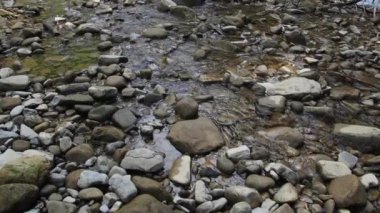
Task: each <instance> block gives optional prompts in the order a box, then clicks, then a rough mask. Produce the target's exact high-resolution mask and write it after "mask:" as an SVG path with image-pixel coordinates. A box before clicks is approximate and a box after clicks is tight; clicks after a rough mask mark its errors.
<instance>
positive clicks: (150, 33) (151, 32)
mask: <svg viewBox="0 0 380 213" xmlns="http://www.w3.org/2000/svg"><path fill="white" fill-rule="evenodd" d="M142 35H143V36H145V37H147V38H152V39H164V38H166V37H168V31H166V30H165V29H164V28H161V27H152V28H148V29H145V30H144V31H143V32H142Z"/></svg>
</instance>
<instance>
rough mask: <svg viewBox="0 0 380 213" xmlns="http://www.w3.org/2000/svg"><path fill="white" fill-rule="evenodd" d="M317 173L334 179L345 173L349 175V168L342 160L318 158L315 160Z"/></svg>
mask: <svg viewBox="0 0 380 213" xmlns="http://www.w3.org/2000/svg"><path fill="white" fill-rule="evenodd" d="M317 166H318V170H319V173H320V174H321V175H322V177H323V178H325V179H335V178H338V177H342V176H345V175H350V174H351V170H350V168H348V166H347V165H346V164H344V163H342V162H336V161H328V160H320V161H318V162H317Z"/></svg>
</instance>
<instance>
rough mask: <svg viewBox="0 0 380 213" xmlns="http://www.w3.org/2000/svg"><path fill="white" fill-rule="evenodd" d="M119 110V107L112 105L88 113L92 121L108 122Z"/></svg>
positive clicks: (102, 106) (93, 109) (99, 107)
mask: <svg viewBox="0 0 380 213" xmlns="http://www.w3.org/2000/svg"><path fill="white" fill-rule="evenodd" d="M116 110H117V107H115V106H112V105H101V106H98V107H95V108H92V109H91V110H90V111H89V112H88V116H87V117H88V118H89V119H91V120H95V121H99V122H103V121H106V120H108V119H109V118H110V117H111V116H112V115H113V114H114V113H115V112H116Z"/></svg>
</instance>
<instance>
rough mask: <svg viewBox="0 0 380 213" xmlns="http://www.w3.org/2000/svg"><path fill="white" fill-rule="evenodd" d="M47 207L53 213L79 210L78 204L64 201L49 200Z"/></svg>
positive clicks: (72, 212) (67, 212)
mask: <svg viewBox="0 0 380 213" xmlns="http://www.w3.org/2000/svg"><path fill="white" fill-rule="evenodd" d="M46 208H47V211H48V212H52V213H75V212H76V210H77V206H76V205H74V204H72V203H67V202H62V201H47V202H46Z"/></svg>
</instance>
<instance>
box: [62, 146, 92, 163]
mask: <svg viewBox="0 0 380 213" xmlns="http://www.w3.org/2000/svg"><path fill="white" fill-rule="evenodd" d="M94 154H95V152H94V150H93V149H92V147H91V145H89V144H80V145H78V146H76V147H74V148H72V149H70V150H69V151H68V152H67V153H66V154H65V158H66V160H67V161H69V162H76V163H78V164H83V163H84V162H86V160H88V159H89V158H91V157H92V156H94Z"/></svg>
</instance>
